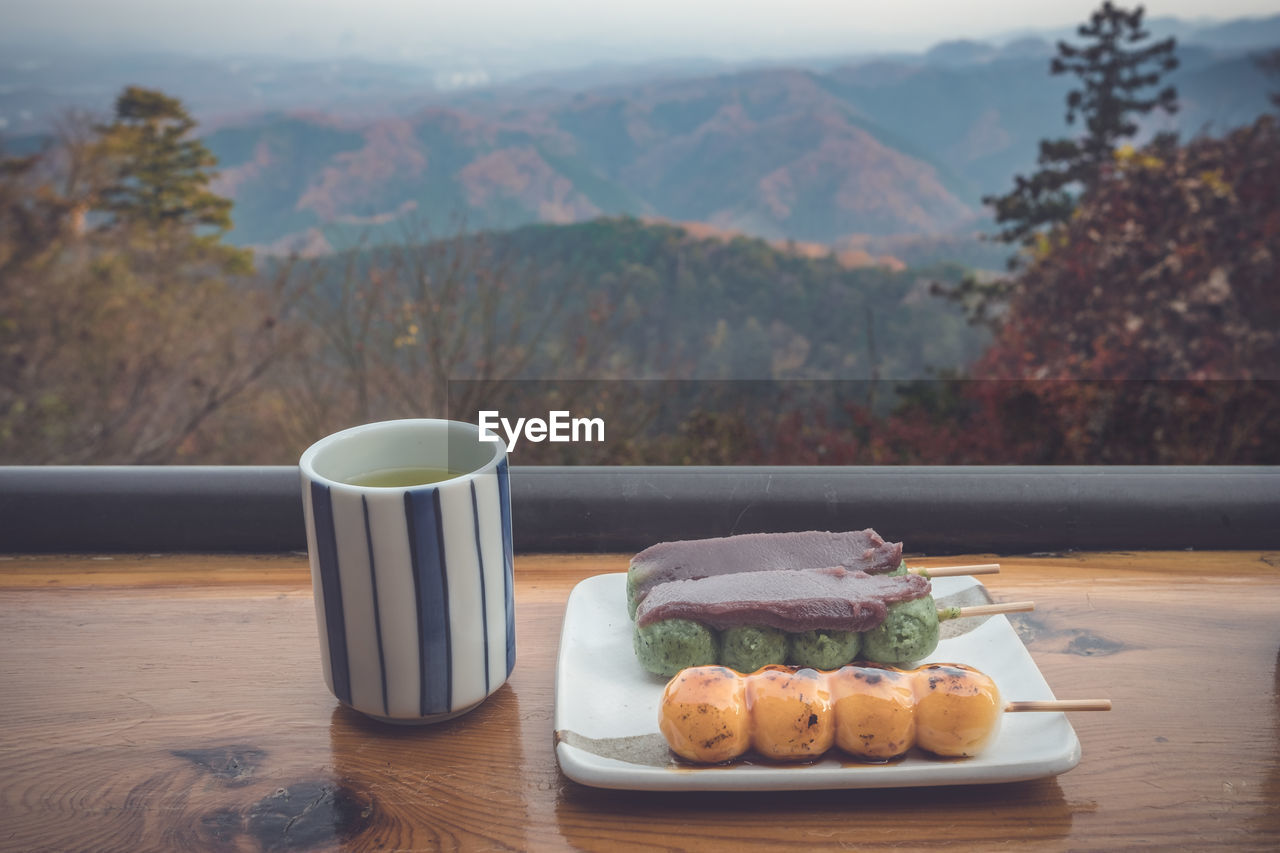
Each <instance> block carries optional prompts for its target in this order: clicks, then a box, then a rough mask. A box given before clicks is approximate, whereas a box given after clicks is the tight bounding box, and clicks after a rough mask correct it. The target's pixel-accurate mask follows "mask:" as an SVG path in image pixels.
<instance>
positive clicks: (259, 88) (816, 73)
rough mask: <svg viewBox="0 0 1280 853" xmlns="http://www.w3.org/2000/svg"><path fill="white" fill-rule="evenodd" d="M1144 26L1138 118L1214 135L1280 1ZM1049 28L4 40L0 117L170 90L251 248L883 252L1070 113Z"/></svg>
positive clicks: (998, 172)
mask: <svg viewBox="0 0 1280 853" xmlns="http://www.w3.org/2000/svg"><path fill="white" fill-rule="evenodd" d="M1152 30H1153V31H1154V32H1156V33H1157V34H1163V33H1171V34H1174V35H1176V36H1177V37H1178V38H1179V58H1180V60H1181V62H1182V65H1181V67H1180V68H1179V70H1178V71H1177V72H1176V73H1175V74H1173V75H1171V78H1170V81H1171V82H1172V83H1173V84H1174V85H1176V86H1177V87H1178V91H1179V94H1180V96H1181V101H1182V104H1181V109H1180V111H1179V113H1178V114H1177V115H1176V116H1174V117H1164V116H1160V117H1155V118H1154V119H1153V120H1152V122H1151V123H1150V126H1149V127H1147V128H1144V134H1150V133H1151V132H1154V131H1156V130H1161V129H1174V130H1178V131H1179V132H1180V133H1182V134H1184V135H1191V134H1195V133H1205V132H1207V133H1220V132H1222V131H1223V130H1225V129H1228V128H1230V127H1233V126H1237V125H1239V124H1243V123H1245V122H1248V121H1250V120H1252V119H1253V118H1255V117H1256V116H1257V115H1258V114H1259V113H1261V112H1264V111H1266V110H1267V109H1268V108H1269V103H1268V100H1267V92H1268V91H1269V90H1274V89H1280V80H1278V79H1276V78H1274V77H1273V78H1270V79H1269V78H1268V77H1267V76H1266V74H1265V73H1264V72H1263V71H1262V70H1261V69H1260V68H1259V67H1258V65H1257V64H1256V55H1257V54H1258V53H1259V52H1260V51H1261V50H1263V49H1265V48H1267V47H1270V46H1273V45H1275V46H1280V16H1275V17H1273V18H1269V19H1265V20H1252V21H1240V22H1231V23H1227V24H1216V25H1213V26H1208V27H1205V26H1197V25H1194V24H1189V23H1185V22H1179V21H1176V20H1172V19H1164V20H1157V21H1153V22H1152ZM1043 35H1048V36H1051V37H1052V36H1056V35H1059V34H1057V33H1051V34H1039V35H1028V34H1015V35H1014V36H1011V37H1009V38H1007V39H1005V40H1003V41H995V40H992V41H975V40H957V41H952V42H947V43H943V44H939V45H936V46H935V47H933V48H932V49H930V50H929V51H927V52H925V53H922V54H912V55H886V56H878V57H867V56H863V57H818V58H814V59H811V60H806V61H796V62H791V63H787V64H783V65H780V64H776V63H758V64H751V63H742V64H736V65H727V64H724V63H717V62H712V61H703V60H690V61H687V62H674V61H668V62H661V63H653V64H649V65H620V64H619V65H596V66H592V67H588V68H578V69H568V70H562V71H543V72H539V73H536V74H530V75H524V76H521V77H518V78H514V79H508V80H502V81H496V82H495V81H494V80H493V79H492V77H491V76H490V75H488V74H487V73H486V72H485V71H484V70H483V69H480V68H474V67H471V68H468V67H466V66H462V65H455V66H449V65H437V66H435V67H428V66H423V65H409V64H396V63H390V62H386V63H384V62H373V61H368V60H362V61H356V60H334V61H327V62H298V61H285V60H272V59H264V58H239V59H234V60H233V59H225V60H222V59H219V60H214V59H207V58H205V59H193V58H183V57H174V56H165V55H150V56H136V55H135V56H130V57H111V56H96V57H95V56H90V55H82V54H71V55H62V56H57V55H54V53H47V55H44V56H43V58H42V57H41V56H36V55H34V54H32V52H31V51H30V50H27V51H25V52H24V51H17V50H6V51H5V56H6V57H8V59H6V60H0V133H2V134H5V136H6V137H7V139H6V144H7V146H8V147H9V148H10V149H21V148H22V147H24V146H28V147H29V146H31V145H34V144H38V142H37V140H38V138H39V137H40V135H41V134H47V133H48V131H49V128H50V126H51V124H52V123H53V121H54V120H55V118H56V117H57V116H58V115H59V114H62V113H64V112H65V111H67V110H70V109H90V110H94V111H97V112H98V113H100V114H103V115H105V114H106V113H107V111H109V109H110V106H111V102H112V100H113V98H114V96H115V94H116V93H117V92H118V91H119V89H120V88H121V87H123V86H124V85H128V84H137V85H143V86H148V87H153V88H159V89H163V90H164V91H166V92H168V93H170V94H173V95H177V96H179V97H181V98H182V99H183V100H184V102H185V103H187V105H188V106H189V107H190V109H191V110H192V112H193V114H194V115H195V116H196V117H197V118H198V119H199V120H200V122H201V132H202V134H203V135H204V137H205V142H206V144H207V145H208V146H209V147H210V149H211V150H213V152H214V153H215V154H216V155H217V156H218V158H219V162H220V168H221V170H222V174H221V176H220V178H219V180H218V184H217V189H218V190H219V191H220V192H222V193H223V194H225V195H228V196H230V197H231V198H233V199H234V201H235V211H234V218H235V222H236V228H235V230H234V232H233V233H232V235H231V239H232V240H233V241H234V242H236V243H239V244H242V245H253V246H257V247H273V248H275V249H286V248H290V247H294V248H297V247H303V248H306V249H308V250H311V251H318V250H324V249H325V248H335V247H341V246H343V245H347V244H350V243H352V242H355V241H357V240H360V239H369V237H370V235H375V236H376V235H377V234H378V233H379V232H380V231H382V230H384V229H386V230H389V231H393V230H395V229H396V228H397V227H398V226H399V225H400V223H402V222H403V221H405V220H409V219H412V220H414V221H417V222H427V223H430V224H431V225H432V227H433V228H436V229H437V230H444V229H447V227H449V224H450V223H456V222H458V221H462V220H465V222H466V223H467V225H468V227H471V228H509V227H514V226H518V225H521V224H526V223H530V222H551V223H567V222H577V221H584V220H587V219H591V218H594V217H597V216H600V215H612V214H631V215H636V216H641V217H653V218H660V219H668V220H675V221H698V222H704V223H709V224H711V225H713V226H715V227H716V228H720V229H725V230H729V231H741V232H745V233H749V234H753V235H759V236H763V237H767V238H771V239H783V240H785V239H794V240H800V241H813V242H820V243H826V244H833V245H837V246H854V245H858V246H861V245H869V244H870V245H872V246H873V248H874V247H875V245H876V241H879V244H878V245H879V247H880V248H881V249H883V248H884V247H885V246H889V245H891V243H892V241H895V240H896V241H903V240H910V239H913V238H920V237H925V236H928V237H931V238H937V237H939V236H942V237H947V236H948V235H951V236H960V237H962V238H963V237H964V235H972V234H974V233H975V232H977V231H979V230H981V229H983V228H985V227H987V223H986V222H985V221H984V218H983V217H984V214H983V210H982V207H981V204H980V199H981V197H982V196H983V195H985V194H991V193H999V192H1002V191H1004V190H1006V189H1007V188H1008V187H1009V186H1010V184H1011V181H1012V177H1013V175H1015V174H1017V173H1019V172H1025V171H1027V170H1028V169H1030V168H1032V167H1033V165H1034V160H1035V154H1036V143H1037V141H1038V140H1039V139H1042V138H1046V137H1056V136H1062V135H1067V134H1069V133H1070V132H1071V128H1069V127H1068V126H1067V125H1066V124H1065V121H1064V116H1063V114H1064V105H1063V100H1064V97H1065V93H1066V91H1067V89H1068V88H1069V86H1070V84H1071V82H1072V81H1070V80H1067V79H1064V78H1062V77H1053V76H1051V75H1050V74H1049V58H1050V57H1051V56H1052V54H1053V46H1052V43H1051V41H1049V40H1048V39H1047V38H1045V37H1042V36H1043ZM1061 35H1063V36H1067V37H1069V36H1070V34H1069V33H1063V34H1061ZM45 50H51V49H45ZM477 84H483V85H477ZM868 241H870V243H868Z"/></svg>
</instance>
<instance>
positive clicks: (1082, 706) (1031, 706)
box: [1004, 699, 1111, 711]
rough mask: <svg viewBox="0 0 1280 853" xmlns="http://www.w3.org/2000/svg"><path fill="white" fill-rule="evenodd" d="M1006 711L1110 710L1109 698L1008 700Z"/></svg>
mask: <svg viewBox="0 0 1280 853" xmlns="http://www.w3.org/2000/svg"><path fill="white" fill-rule="evenodd" d="M1004 709H1005V710H1006V711H1110V710H1111V700H1110V699H1041V700H1039V701H1037V700H1030V699H1029V700H1026V701H1023V702H1009V703H1008V704H1006V705H1005V706H1004Z"/></svg>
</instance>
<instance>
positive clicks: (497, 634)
mask: <svg viewBox="0 0 1280 853" xmlns="http://www.w3.org/2000/svg"><path fill="white" fill-rule="evenodd" d="M299 467H300V468H301V470H302V501H303V509H304V511H305V516H306V525H307V550H308V553H309V554H310V558H311V581H312V589H313V591H314V595H315V602H316V621H317V622H318V623H319V629H320V630H319V633H320V658H321V661H322V664H323V667H324V677H325V682H326V683H327V684H328V685H329V689H330V690H331V691H332V692H333V695H334V696H336V697H337V698H338V700H339V701H341V702H342V703H343V704H346V705H349V706H350V707H352V708H354V709H355V710H357V711H360V712H361V713H364V714H367V715H369V716H371V717H375V718H377V719H380V720H385V721H388V722H395V723H434V722H438V721H440V720H447V719H449V718H450V717H456V716H458V715H459V714H464V713H466V712H467V711H469V710H471V709H472V708H474V707H476V706H477V705H479V704H480V703H481V702H482V701H484V699H485V698H486V697H488V696H489V694H491V693H493V692H494V691H495V690H497V689H498V688H499V687H501V686H502V683H503V682H504V681H506V680H507V676H508V675H510V674H511V669H512V667H513V666H514V665H515V598H514V594H513V589H512V587H513V579H512V563H511V492H510V487H509V481H508V474H507V458H506V453H505V451H504V449H503V445H502V443H501V442H500V441H483V440H481V433H480V430H479V428H477V427H476V426H475V425H473V424H466V423H459V422H457V421H444V420H425V419H411V420H397V421H383V422H381V423H372V424H366V425H364V426H358V427H353V428H351V429H348V430H344V431H342V432H338V433H335V434H333V435H330V436H328V437H326V438H323V439H321V440H320V441H318V442H316V443H315V444H313V445H312V446H311V447H309V448H308V449H307V450H306V452H305V453H303V454H302V459H301V461H300V462H299ZM403 468H434V469H447V470H448V471H449V472H452V473H451V474H450V475H449V478H448V479H444V480H440V481H439V482H433V483H428V484H423V485H411V486H392V487H387V486H362V485H355V484H353V483H358V482H361V480H362V477H363V476H364V475H368V474H369V473H370V472H375V471H379V470H383V469H403Z"/></svg>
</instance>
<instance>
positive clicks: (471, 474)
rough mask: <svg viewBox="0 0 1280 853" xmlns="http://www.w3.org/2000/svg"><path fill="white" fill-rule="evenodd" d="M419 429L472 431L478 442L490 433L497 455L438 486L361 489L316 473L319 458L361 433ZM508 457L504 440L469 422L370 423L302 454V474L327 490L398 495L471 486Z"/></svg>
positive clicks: (319, 442) (396, 420)
mask: <svg viewBox="0 0 1280 853" xmlns="http://www.w3.org/2000/svg"><path fill="white" fill-rule="evenodd" d="M415 425H416V426H428V425H430V426H436V427H443V428H444V429H446V430H447V429H449V428H451V427H464V428H466V429H469V430H470V431H471V432H472V433H474V434H475V435H476V436H477V438H478V437H479V436H480V434H481V433H482V432H484V433H487V434H488V435H492V436H494V439H495V440H494V441H493V442H491V443H492V444H493V455H492V456H491V457H490V458H489V460H488V461H487V462H485V463H484V464H483V465H481V466H480V467H478V468H473V469H472V470H470V471H466V472H463V473H461V474H457V475H456V476H453V477H450V478H449V479H447V480H441V481H439V482H437V483H422V484H419V485H416V486H357V485H354V484H352V483H347V482H344V481H342V480H334V479H332V478H331V477H326V476H325V475H324V474H321V473H320V472H318V471H316V469H315V458H316V456H318V455H319V454H320V453H321V452H323V451H324V450H326V449H328V448H329V447H330V446H332V445H334V444H338V443H339V442H342V441H344V440H346V439H348V438H350V437H351V436H353V435H355V434H357V433H361V432H367V431H369V430H371V429H374V428H386V427H393V426H406V427H407V426H415ZM506 455H507V452H506V448H505V447H504V446H503V444H502V440H501V439H500V438H499V437H498V436H497V435H496V433H494V432H493V431H492V430H481V429H480V427H479V425H477V424H473V423H470V422H468V421H454V420H449V419H447V418H391V419H388V420H384V421H370V422H369V423H364V424H357V425H355V426H351V427H347V428H346V429H342V430H339V431H337V432H335V433H330V434H329V435H326V436H325V437H324V438H321V439H318V440H317V441H315V442H314V443H313V444H312V445H311V446H310V447H308V448H307V449H306V450H304V451H302V456H301V457H300V458H299V459H298V468H299V469H300V470H301V472H302V475H303V476H304V477H306V478H307V479H309V480H313V481H315V482H317V483H322V484H324V485H326V486H329V487H330V488H335V487H336V488H341V489H351V490H352V491H358V492H364V491H368V492H381V493H387V492H397V491H400V492H404V491H409V490H411V489H434V488H438V487H440V486H446V485H449V484H451V483H459V482H467V481H469V480H473V479H475V478H476V477H479V476H481V475H483V474H487V473H489V472H490V471H493V470H496V469H497V467H498V465H500V464H501V463H502V461H503V460H504V459H506Z"/></svg>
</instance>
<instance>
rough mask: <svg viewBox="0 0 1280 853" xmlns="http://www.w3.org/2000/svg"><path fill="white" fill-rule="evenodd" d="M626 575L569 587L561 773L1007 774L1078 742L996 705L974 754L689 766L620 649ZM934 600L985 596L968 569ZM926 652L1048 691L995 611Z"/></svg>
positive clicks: (688, 783) (891, 779) (894, 780)
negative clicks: (985, 739) (998, 721)
mask: <svg viewBox="0 0 1280 853" xmlns="http://www.w3.org/2000/svg"><path fill="white" fill-rule="evenodd" d="M625 584H626V575H625V574H608V575H597V576H595V577H591V578H587V579H586V580H584V581H582V582H581V583H580V584H578V585H577V586H576V587H574V589H573V592H572V593H570V595H569V603H568V605H567V608H566V611H565V618H564V629H563V631H562V633H561V637H560V657H559V662H558V664H557V668H556V709H555V729H556V757H557V759H558V760H559V762H560V768H561V769H562V770H563V771H564V773H565V775H566V776H568V777H569V778H570V779H573V780H575V781H578V782H581V783H583V784H584V785H592V786H595V787H600V788H625V789H633V790H683V789H693V790H719V791H730V790H788V789H797V790H798V789H814V788H893V787H905V786H911V785H969V784H978V783H986V782H1011V781H1016V780H1020V779H1035V778H1039V777H1042V776H1054V775H1057V774H1059V773H1064V772H1066V771H1067V770H1070V769H1071V768H1072V767H1075V766H1076V764H1078V763H1079V762H1080V741H1079V740H1078V739H1077V738H1076V733H1075V730H1074V729H1072V728H1071V724H1070V723H1069V722H1068V721H1067V718H1066V715H1064V714H1062V713H1058V712H1047V713H1044V712H1042V713H1021V714H1006V715H1005V719H1004V720H1003V722H1002V725H1001V728H1000V732H999V734H998V736H997V738H996V740H995V742H994V743H992V744H991V745H990V746H988V747H987V749H986V750H984V751H983V753H982V755H980V756H979V757H977V758H968V759H949V760H941V759H936V758H929V757H927V756H926V755H924V754H923V753H920V752H919V751H917V750H913V751H912V752H910V753H908V755H907V756H906V757H905V758H902V759H900V760H898V761H894V762H891V763H888V764H858V763H855V762H852V761H848V760H845V758H842V757H840V754H839V753H829V756H830V757H828V758H825V759H823V760H821V761H818V762H815V763H812V764H803V765H768V764H760V763H755V764H753V763H743V764H738V765H727V766H716V767H692V766H689V765H687V764H680V763H677V762H676V761H675V759H674V758H673V757H672V756H671V754H670V752H669V751H668V750H667V745H666V741H664V740H663V738H662V735H661V734H659V732H658V704H659V702H660V701H661V698H662V690H663V688H664V687H665V686H666V679H663V678H661V677H659V676H656V675H652V674H650V673H649V672H646V671H645V670H644V669H643V668H642V667H641V666H640V664H639V662H638V661H637V660H636V658H635V654H634V653H633V652H632V649H631V636H632V630H633V625H632V622H631V620H630V619H629V618H628V616H627V608H626V594H625ZM933 595H934V598H935V600H937V601H938V603H939V604H951V603H959V604H967V603H981V602H985V601H989V600H990V598H989V596H987V594H986V589H985V588H984V587H983V586H982V584H981V583H979V582H978V581H977V580H976V579H975V578H972V577H959V578H937V579H935V580H934V581H933ZM943 627H944V628H946V629H947V630H946V631H945V632H944V637H943V639H942V640H941V641H940V642H939V643H938V648H937V650H936V651H935V652H934V654H933V655H932V656H931V657H929V658H928V660H929V661H946V662H952V663H963V664H968V665H969V666H973V667H976V668H977V669H980V670H981V671H983V672H985V673H986V674H987V675H989V676H991V677H992V678H993V679H995V682H996V685H997V686H998V687H999V688H1000V692H1001V695H1002V696H1004V698H1005V699H1007V700H1021V699H1052V698H1054V696H1053V693H1052V691H1050V689H1049V685H1048V684H1046V683H1045V680H1044V677H1043V676H1042V675H1041V674H1040V670H1039V668H1037V667H1036V665H1035V661H1033V660H1032V659H1031V655H1030V654H1029V653H1028V652H1027V649H1026V646H1024V645H1023V644H1022V641H1021V640H1020V639H1019V638H1018V635H1017V633H1016V632H1015V631H1014V630H1013V626H1011V625H1010V624H1009V621H1008V620H1007V619H1006V618H1005V617H1004V616H992V617H985V618H983V617H976V618H968V619H960V620H955V621H954V622H948V623H944V626H943Z"/></svg>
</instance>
